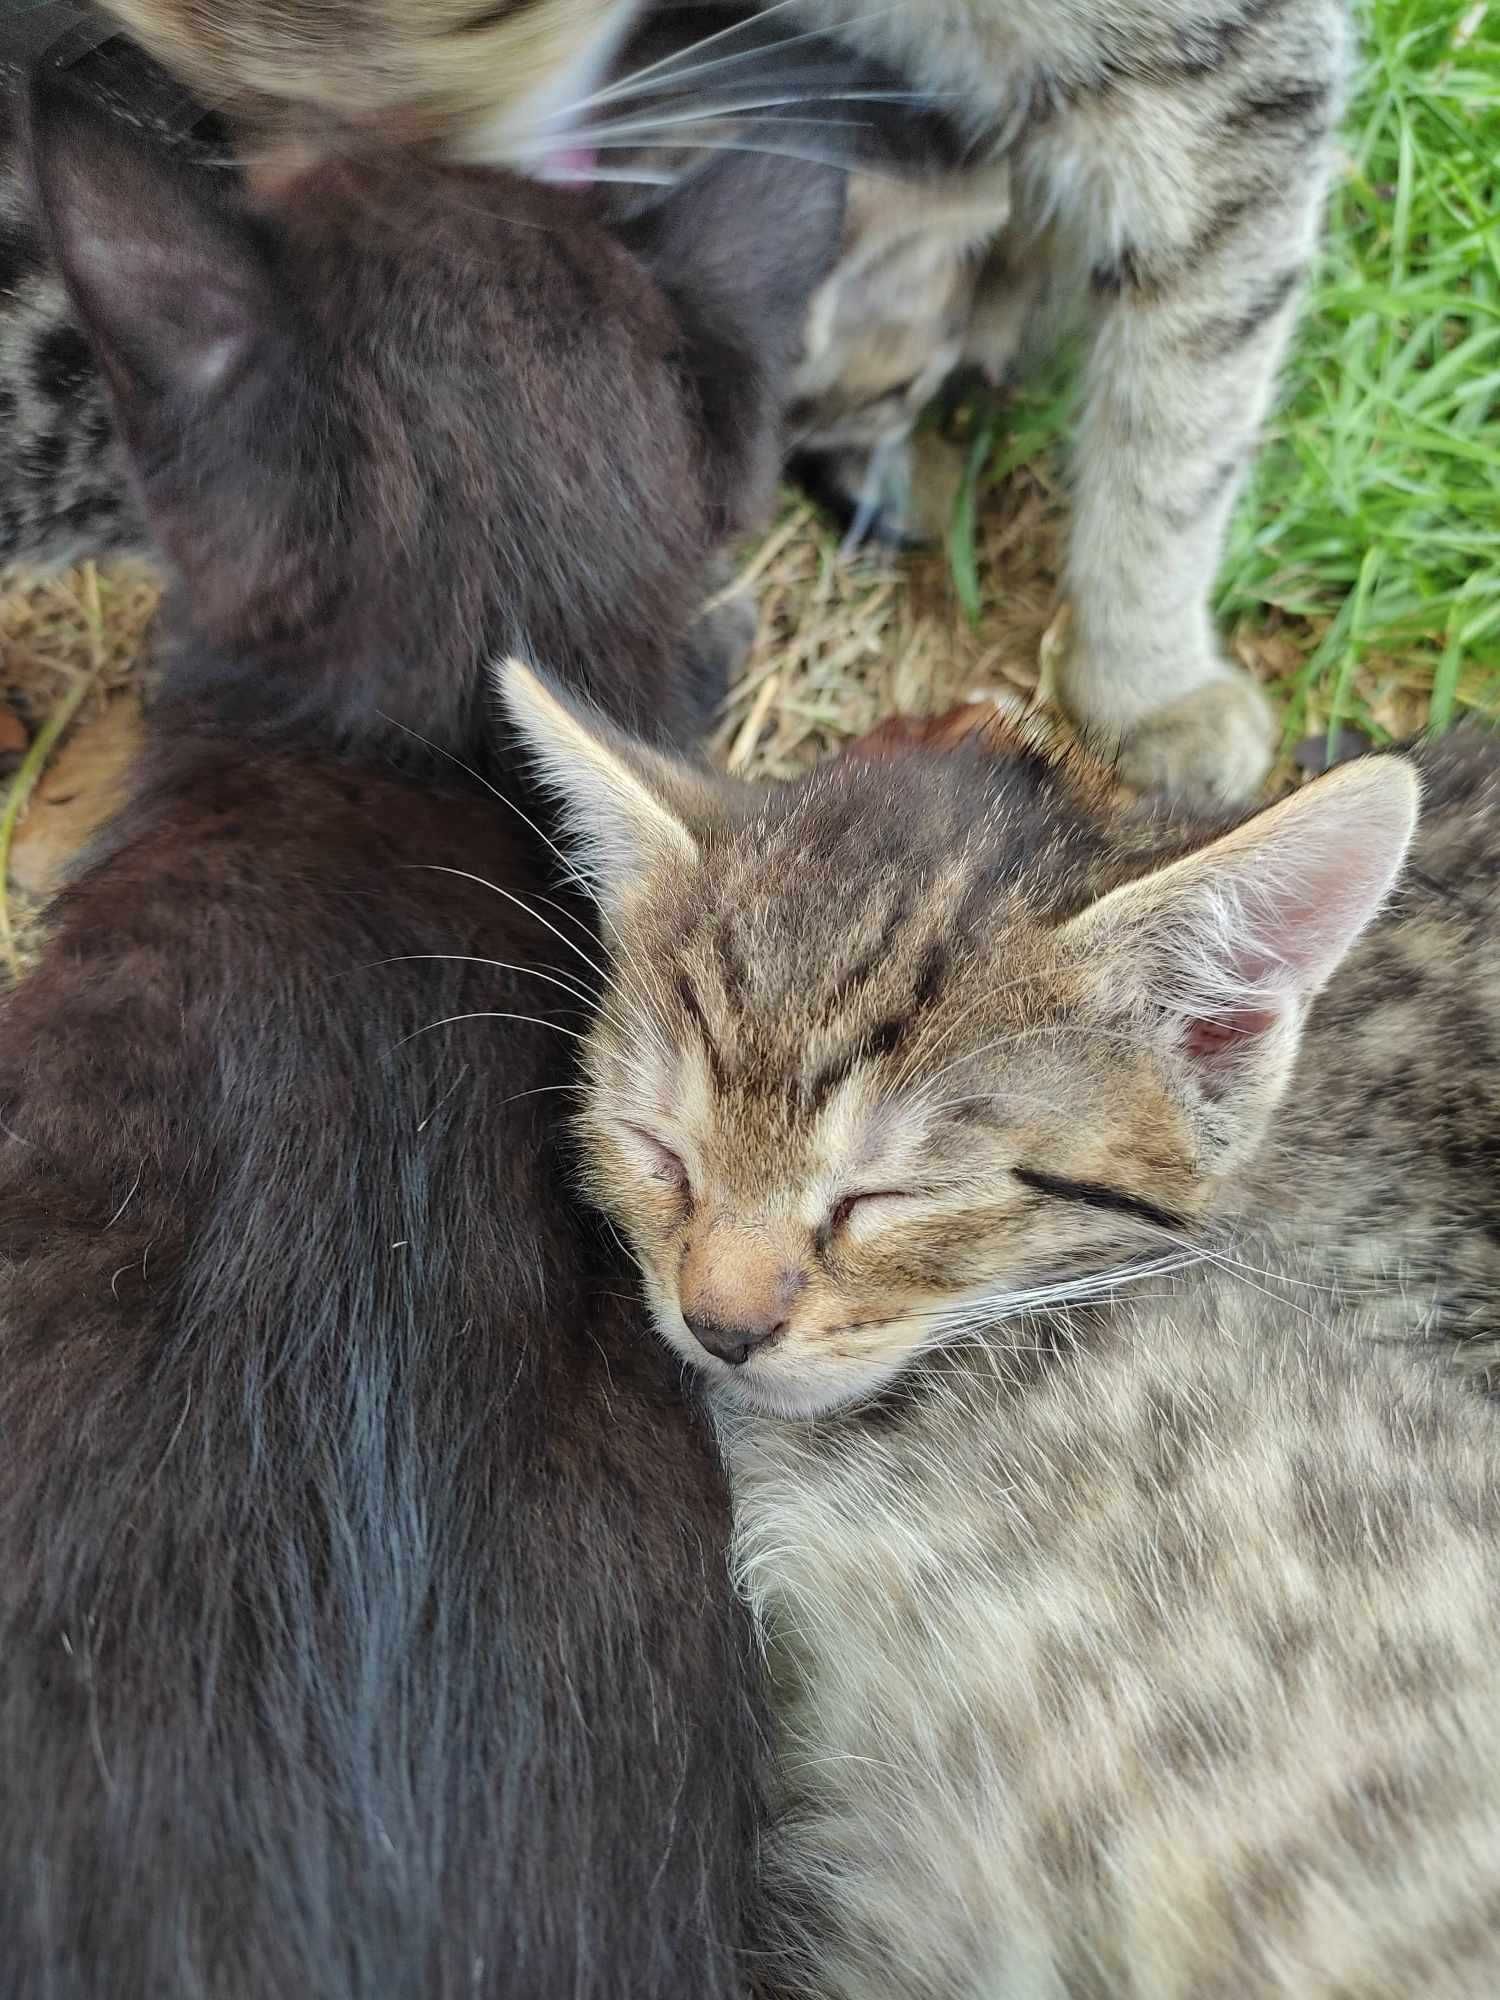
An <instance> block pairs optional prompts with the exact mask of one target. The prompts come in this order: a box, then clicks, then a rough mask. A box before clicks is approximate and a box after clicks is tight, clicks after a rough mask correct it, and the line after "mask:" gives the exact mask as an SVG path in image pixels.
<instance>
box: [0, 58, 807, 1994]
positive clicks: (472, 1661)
mask: <svg viewBox="0 0 1500 2000" xmlns="http://www.w3.org/2000/svg"><path fill="white" fill-rule="evenodd" d="M31 150H32V157H33V168H34V176H35V184H36V188H37V209H38V212H39V214H40V215H41V216H42V218H43V219H44V223H45V231H44V236H45V241H46V242H47V244H48V246H49V250H50V252H51V255H52V256H53V257H54V259H55V265H54V268H55V269H56V270H57V271H58V272H59V273H60V275H61V281H62V283H63V284H65V285H66V287H67V292H68V296H69V298H70V299H71V301H72V307H73V310H74V312H76V314H77V323H78V324H81V325H82V326H84V327H86V329H87V331H88V337H89V341H90V344H91V347H92V350H93V352H94V354H95V355H96V356H97V362H98V367H99V371H100V376H101V377H102V379H103V380H104V381H105V382H106V383H107V385H108V394H109V397H110V403H111V408H112V414H113V416H114V419H115V422H116V426H117V429H118V433H119V435H120V437H121V439H122V440H123V441H124V445H125V448H126V450H127V451H128V455H129V475H130V480H131V484H132V490H133V492H134V493H135V494H136V496H137V498H138V503H139V505H140V508H141V512H142V515H143V517H144V518H145V519H146V520H147V521H148V522H149V525H150V529H151V535H152V540H153V544H154V547H155V549H156V551H157V553H158V555H159V557H160V559H161V560H162V562H163V564H164V566H165V567H166V569H167V572H168V574H169V577H170V580H171V583H170V589H169V593H168V597H167V600H166V604H165V607H164V612H163V619H162V654H163V657H162V663H161V664H162V674H161V685H160V689H159V692H158V693H157V696H156V698H155V701H154V704H153V707H152V709H151V711H150V714H149V716H148V720H147V747H146V753H145V757H144V760H143V763H142V767H141V769H140V770H139V771H138V773H137V775H136V786H135V795H134V797H133V799H132V800H131V802H130V804H129V805H128V807H127V808H126V809H125V811H124V812H123V813H122V814H121V815H120V816H119V817H118V818H117V819H116V820H115V821H114V823H113V824H112V825H111V826H110V827H109V829H108V830H107V832H106V833H105V834H104V835H103V837H102V838H101V840H100V842H99V843H98V844H97V846H96V847H95V849H94V851H93V852H92V854H91V855H90V856H89V857H88V858H87V861H86V864H85V866H84V867H83V868H82V869H81V870H80V872H79V873H78V875H77V876H76V879H75V880H74V881H73V882H72V884H71V885H70V887H69V888H68V890H67V891H66V892H65V894H64V895H63V896H62V898H61V899H60V901H59V903H58V905H57V907H56V908H55V910H54V912H53V913H52V930H51V936H50V938H49V941H48V944H47V947H46V949H45V951H44V952H43V954H42V957H41V959H40V962H39V964H38V965H37V967H36V969H35V970H34V971H33V972H32V973H31V974H30V976H29V977H28V978H27V979H26V980H25V981H24V982H23V983H22V984H21V985H20V986H19V987H18V988H17V989H16V990H15V991H14V992H12V993H10V994H8V995H7V996H6V997H5V1000H4V1003H3V1009H0V1661H3V1669H0V1968H3V1970H0V1989H3V1991H4V1993H5V1995H6V1996H7V2000H12V1996H14V2000H101V1996H104V1995H108V1996H110V2000H157V1996H159V1995H167V1994H170V1995H173V1996H175V2000H293V1996H296V1997H297V2000H302V1996H308V2000H311V1996H317V2000H554V1996H555V2000H562V1996H564V1995H566V1996H570V2000H585V1996H587V2000H617V1996H620V1995H622V1994H630V1995H641V1996H646V1995H660V1996H663V2000H667V1996H676V1995H679V1994H680V1995H683V1996H687V1995H691V1996H693V2000H700V1996H703V2000H732V1996H734V1995H735V1994H737V1993H738V1992H739V1991H740V1990H741V1987H742V1962H741V1944H742V1927H743V1924H744V1921H745V1916H746V1911H747V1905H748V1903H749V1901H750V1899H751V1897H752V1895H753V1892H754V1888H755V1865H754V1864H755V1854H756V1826H755V1805H756V1796H757V1782H758V1770H759V1751H760V1741H761V1739H760V1732H759V1727H758V1720H759V1718H758V1702H757V1673H756V1665H755V1661H754V1658H753V1656H752V1654H751V1652H750V1649H749V1647H748V1645H747V1643H746V1641H747V1636H748V1635H747V1633H746V1631H745V1629H744V1621H743V1619H742V1617H741V1615H740V1612H739V1609H738V1607H737V1606H736V1604H735V1602H734V1599H733V1596H732V1593H731V1590H730V1585H729V1579H728V1574H727V1569H726V1564H725V1554H726V1542H727V1533H728V1517H727V1496H726V1493H725V1490H724V1481H723V1475H722V1467H721V1464H720V1462H719V1459H718V1456H717V1454H716V1452H715V1451H714V1448H713V1443H712V1440H711V1438H710V1437H709V1435H708V1434H707V1430H706V1426H705V1425H704V1423H703V1422H702V1420H701V1418H700V1416H699V1414H698V1413H697V1412H696V1411H695V1410H694V1408H693V1407H692V1405H691V1403H690V1402H688V1401H687V1400H686V1399H685V1398H684V1397H683V1395H682V1393H681V1384H680V1380H679V1371H677V1370H676V1369H675V1367H673V1366H672V1365H671V1364H670V1363H668V1362H667V1361H666V1360H665V1358H664V1357H660V1356H658V1355H656V1354H655V1353H654V1352H653V1346H652V1343H651V1341H650V1338H649V1329H648V1328H647V1326H646V1325H645V1323H644V1320H643V1316H642V1315H641V1313H640V1311H639V1309H638V1307H636V1306H635V1305H633V1304H632V1302H631V1300H630V1297H629V1287H628V1265H627V1264H626V1263H625V1262H624V1260H623V1258H622V1256H621V1254H620V1252H619V1251H618V1249H617V1247H616V1246H615V1245H613V1244H612V1243H611V1242H610V1241H609V1240H608V1239H607V1238H606V1237H604V1236H603V1235H602V1234H601V1233H600V1231H599V1229H598V1227H597V1225H596V1222H595V1221H594V1220H593V1219H592V1218H590V1217H589V1216H587V1215H586V1214H584V1213H582V1212H580V1210H579V1208H578V1206H577V1205H576V1204H575V1202H574V1201H573V1200H572V1199H571V1198H570V1193H569V1189H568V1185H567V1163H566V1159H565V1157H564V1156H563V1154H562V1152H561V1149H560V1146H559V1131H558V1116H557V1107H558V1106H559V1104H563V1103H566V1102H567V1101H568V1100H567V1096H566V1093H567V1091H568V1089H569V1086H570V1077H571V1069H570V1052H571V1051H572V1049H573V1048H574V1046H575V1045H576V1037H577V1029H576V1025H575V1024H576V1021H577V1019H578V1015H579V1010H580V1009H581V1008H584V1007H586V1005H587V1004H588V1001H589V998H590V985H589V982H590V980H591V978H592V967H593V965H594V963H595V961H596V959H597V953H598V940H597V937H596V936H595V934H594V931H593V927H592V925H591V923H590V920H589V914H588V912H587V910H586V908H585V907H584V906H583V905H582V904H581V903H580V902H579V900H578V899H577V898H576V897H573V898H564V900H562V901H561V902H553V901H551V900H546V901H541V902H539V901H538V898H547V897H548V894H549V891H550V889H551V887H552V877H551V861H552V856H551V855H550V853H549V849H548V841H547V836H546V833H545V825H546V818H547V811H548V809H547V806H546V802H545V801H539V800H538V799H537V798H536V797H535V796H534V794H533V793H532V792H531V791H530V789H529V788H528V787H527V786H526V785H525V784H524V783H523V781H522V779H521V778H520V776H519V775H518V773H517V771H516V769H515V760H514V757H513V755H512V751H511V746H510V744H509V742H508V740H507V739H506V737H505V735H504V732H503V731H502V730H500V729H498V728H497V726H496V716H495V704H494V699H493V694H492V691H491V690H490V688H489V686H488V682H487V678H486V676H487V668H488V663H489V661H490V660H492V659H493V658H494V656H495V655H496V654H497V653H498V652H500V651H503V650H505V649H507V648H514V647H515V646H517V645H519V644H521V643H524V642H525V641H527V640H529V639H535V640H536V641H537V642H538V643H545V644H546V646H547V647H548V649H549V651H550V650H553V649H555V651H556V656H557V657H559V658H560V659H561V660H562V661H563V662H564V668H563V671H564V674H565V677H566V678H567V679H568V681H569V683H570V684H571V685H573V686H574V687H575V688H576V689H578V690H579V691H580V692H583V691H588V692H589V693H590V695H591V696H592V698H594V699H595V700H597V701H599V702H600V703H601V704H603V705H604V707H605V708H606V709H608V710H609V711H610V712H612V713H614V714H616V715H617V716H618V717H620V718H621V719H622V720H625V719H632V720H633V721H634V722H635V723H636V724H638V725H641V726H645V727H648V728H649V729H651V730H652V732H653V733H654V734H655V735H656V736H657V737H658V738H659V739H660V740H666V741H674V742H677V743H679V744H687V743H690V742H692V741H693V740H694V739H695V738H696V737H697V735H698V734H699V733H700V732H701V731H702V729H703V728H704V727H705V725H706V722H707V719H708V717H709V716H710V715H711V714H712V712H713V709H714V706H715V703H716V701H717V700H718V698H719V695H720V693H721V690H722V687H723V662H722V660H721V659H717V658H715V657H714V656H713V655H712V652H711V650H710V649H708V648H706V647H705V645H704V640H703V632H702V628H701V623H700V621H699V619H698V612H699V607H700V606H701V604H702V601H703V597H704V594H705V591H706V589H707V587H708V577H709V571H710V568H711V565H712V564H713V562H714V560H715V558H716V556H717V554H718V552H719V551H720V549H721V546H722V544H723V542H724V540H725V538H726V537H728V536H730V535H732V534H734V533H736V532H739V531H741V530H742V529H744V528H745V527H747V526H748V525H749V524H750V522H751V521H752V520H753V519H754V517H755V513H756V510H757V508H758V507H759V506H760V504H761V503H762V502H763V501H764V500H765V499H766V498H767V496H768V493H769V490H770V483H771V480H772V478H773V476H774V469H775V464H776V451H777V445H776V436H775V407H776V393H775V383H776V381H777V379H778V377H779V372H780V370H781V368H782V367H783V366H784V363H785V354H786V350H787V348H788V347H789V345H790V344H791V342H792V341H793V340H794V338H795V331H796V327H797V325H798V324H799V322H800V318H801V315H802V313H803V312H804V311H805V308H806V299H807V295H808V292H809V291H810V289H811V288H812V285H813V284H814V283H815V282H816V280H817V278H818V276H819V274H820V271H821V268H822V266H823V264H824V262H825V261H826V259H827V257H828V256H829V255H831V252H832V248H833V241H834V237H835V235H836V232H837V227H838V190H837V180H836V177H833V176H826V175H819V174H809V172H808V171H807V170H806V169H805V168H803V167H801V166H800V165H798V164H797V163H788V162H775V161H772V162H767V161H755V160H746V159H740V160H735V161H726V162H724V163H722V164H721V166H720V168H719V169H718V171H717V172H716V174H715V175H714V176H712V177H707V176H706V177H704V178H703V179H701V180H699V181H697V182H695V183H694V185H693V188H692V190H691V192H690V191H689V190H687V189H684V190H682V192H681V194H680V195H679V196H676V197H674V198H673V199H672V200H670V201H669V202H667V203H666V204H664V205H663V206H662V207H661V208H660V209H659V210H658V211H657V212H656V213H655V214H654V215H653V216H652V217H650V218H649V219H643V221H642V224H641V226H640V228H639V229H638V230H637V232H636V233H635V235H634V237H633V240H632V244H631V246H630V247H629V248H626V247H625V246H624V245H622V244H621V243H620V242H619V241H617V240H615V239H614V238H613V237H611V236H609V235H607V234H605V233H604V232H603V231H602V230H601V229H599V228H598V227H596V226H595V224H594V223H593V222H592V220H591V219H590V216H589V214H588V212H587V209H586V206H585V205H584V204H583V203H582V202H581V201H580V200H579V198H577V197H576V196H573V195H571V194H568V193H565V192H563V191H561V190H557V189H546V188H541V187H537V186H534V185H530V184H527V183H525V182H521V181H517V180H516V179H514V178H513V177H511V176H508V175H502V174H491V173H486V172H481V171H477V170H462V169H451V168H450V169H442V168H439V167H436V166H434V164H433V163H432V162H431V161H430V160H428V159H425V158H424V157H423V156H422V155H420V154H419V153H415V152H397V153H395V154H389V153H382V152H378V151H375V150H371V149H367V150H366V151H364V152H362V153H361V154H360V155H359V156H358V157H356V158H353V159H347V158H333V159H328V160H324V161H322V162H317V161H303V162H301V163H300V164H299V165H297V166H296V167H295V168H294V169H291V170H288V171H285V172H283V173H281V174H280V175H279V176H278V179H277V183H276V185H275V186H274V188H272V187H267V186H262V187H260V188H259V190H258V191H256V192H255V193H253V194H252V193H251V191H250V190H249V189H247V188H246V187H245V186H244V185H243V184H242V183H241V181H240V180H239V178H238V177H237V176H235V175H233V174H230V173H227V172H222V171H220V172H215V173H208V172H206V171H204V170H203V169H202V168H201V167H198V166H195V165H193V164H192V163H191V162H190V161H188V160H186V159H185V158H184V157H183V155H182V153H181V151H180V149H177V148H174V147H172V146H169V145H164V144H163V143H162V142H161V140H160V138H159V136H157V135H153V134H152V133H151V132H149V131H142V130H141V128H140V125H139V122H138V120H137V119H136V118H135V117H134V116H133V115H132V116H130V117H128V118H127V117H122V116H120V115H118V114H117V112H115V111H113V110H111V109H110V108H109V107H108V106H107V105H103V104H101V102H100V100H99V98H98V96H97V95H93V96H90V95H86V94H79V93H78V92H76V91H73V92H68V91H62V92H59V91H58V90H57V89H56V88H55V87H53V88H52V89H49V90H46V91H44V92H43V94H42V96H41V98H40V100H39V102H38V104H37V107H36V110H35V114H34V122H33V131H32V149H31ZM727 237H732V238H733V240H734V241H735V242H736V244H737V255H736V257H735V258H734V259H733V260H732V261H729V262H725V261H722V260H714V259H709V260H708V262H707V263H705V262H704V261H703V259H702V258H701V257H700V256H699V254H698V252H697V250H696V249H695V246H698V245H702V244H706V243H714V242H722V241H724V240H725V239H726V238H727ZM37 240H39V239H35V238H34V239H32V241H33V244H35V242H36V241H37ZM24 283H25V284H26V285H28V286H32V287H34V288H35V290H36V293H37V296H38V298H40V299H45V298H51V299H52V300H54V301H55V300H56V298H57V296H58V292H57V280H55V279H52V278H50V277H47V276H45V275H44V274H43V273H42V272H41V271H39V270H35V269H32V270H31V271H30V274H29V275H28V276H27V277H26V278H25V280H24ZM67 379H68V380H70V381H71V380H72V379H73V378H72V376H71V375H70V376H69V377H68V378H67ZM80 394H81V395H82V396H83V397H85V398H86V399H87V407H90V408H92V409H95V410H98V409H99V408H100V403H99V396H100V390H99V386H98V381H97V380H96V379H95V378H94V377H93V376H92V375H90V376H88V377H87V378H86V379H83V380H82V384H81V388H80ZM38 407H39V408H43V409H45V408H47V407H50V404H49V402H48V399H47V398H46V397H45V396H44V397H43V398H42V401H41V403H40V404H39V405H38ZM46 421H48V422H50V421H51V420H50V419H47V420H46ZM43 434H44V435H50V434H51V433H50V432H48V431H46V430H45V429H44V432H43ZM79 469H80V470H87V465H86V462H84V461H80V462H79ZM93 490H94V489H93V488H91V487H90V486H89V485H88V483H87V481H86V480H85V482H84V485H83V486H82V488H81V489H80V496H81V497H80V501H79V504H80V506H81V505H82V504H83V500H84V499H85V498H86V497H87V495H88V494H89V493H91V492H92V491H93ZM60 511H61V510H58V509H55V508H54V509H53V510H52V511H51V512H50V513H48V512H47V510H45V509H42V510H38V511H37V513H36V514H35V515H34V516H32V517H30V518H32V519H33V523H34V522H35V521H37V520H40V521H43V522H44V523H45V522H47V521H52V522H54V523H55V522H56V520H57V519H58V518H60ZM81 518H82V517H81V516H80V522H81ZM122 532H123V531H122ZM538 829H542V830H540V831H539V830H538Z"/></svg>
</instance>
